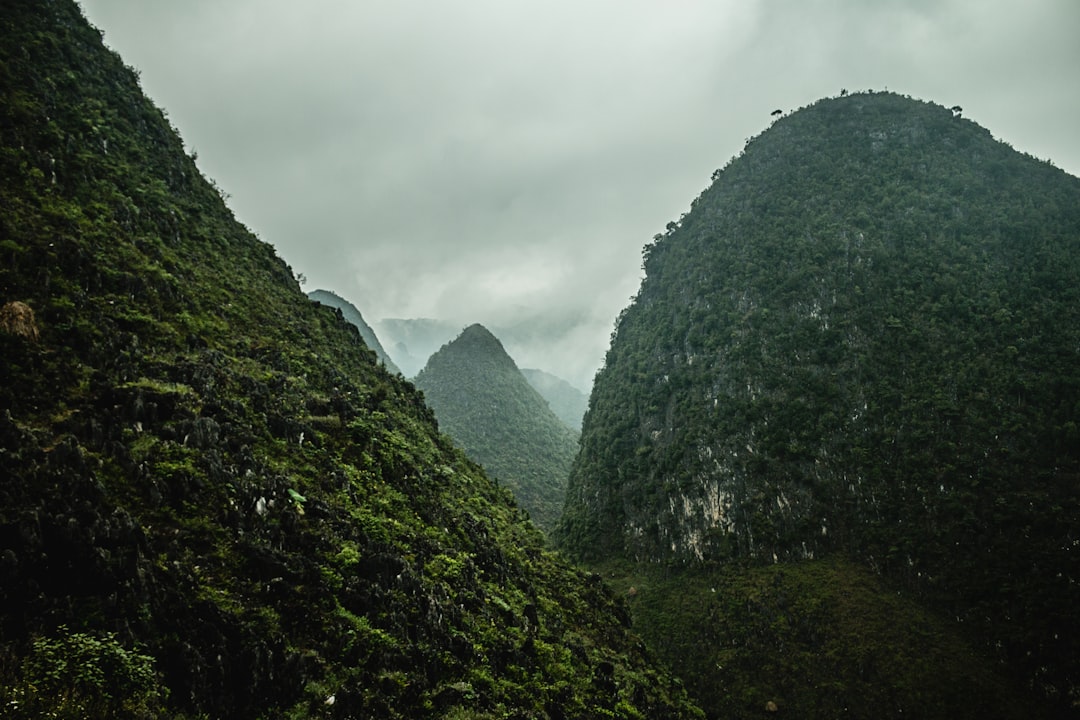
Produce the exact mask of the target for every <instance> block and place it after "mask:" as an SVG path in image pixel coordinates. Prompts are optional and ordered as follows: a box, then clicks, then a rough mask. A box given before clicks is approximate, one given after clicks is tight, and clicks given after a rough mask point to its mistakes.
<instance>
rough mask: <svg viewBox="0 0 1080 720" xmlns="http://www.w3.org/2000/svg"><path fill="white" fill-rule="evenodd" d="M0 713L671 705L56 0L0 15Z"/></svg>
mask: <svg viewBox="0 0 1080 720" xmlns="http://www.w3.org/2000/svg"><path fill="white" fill-rule="evenodd" d="M0 308H2V309H0V408H2V409H0V477H2V478H3V481H2V482H0V703H2V706H3V707H4V713H5V715H6V716H11V717H20V718H21V717H25V718H30V717H148V716H157V717H192V716H210V717H284V716H289V717H309V716H318V717H388V718H395V717H400V718H406V717H407V718H414V717H423V716H436V715H440V716H446V717H466V716H468V717H503V716H517V717H552V718H557V717H584V716H595V715H603V714H609V715H611V714H615V715H623V716H631V717H634V716H636V717H671V718H675V717H696V716H699V713H698V711H697V710H696V709H694V708H693V707H692V706H691V705H689V704H688V702H687V701H686V699H685V695H684V694H683V693H682V691H681V689H679V688H678V687H677V685H676V684H675V683H674V682H673V681H672V680H671V678H670V677H669V676H668V675H666V674H664V673H663V672H661V671H659V670H657V669H656V668H655V667H654V666H652V665H651V664H650V663H649V662H648V661H647V659H646V658H645V657H644V654H643V652H642V651H641V649H640V645H639V643H638V641H637V640H636V639H635V638H634V636H632V635H631V634H630V632H629V630H628V627H627V624H628V617H627V614H626V611H625V607H624V606H623V605H622V604H621V603H619V602H618V601H617V600H616V598H615V597H614V596H613V595H612V594H611V592H610V591H609V590H608V589H607V588H606V587H605V586H604V585H603V584H602V583H601V582H600V580H599V578H598V577H595V576H590V575H587V574H586V573H583V572H580V571H577V570H575V569H573V568H571V567H569V566H568V565H566V564H565V563H564V562H563V561H561V560H559V559H558V557H556V556H554V555H552V554H551V553H549V552H548V551H547V550H546V549H545V548H544V544H543V541H542V538H541V536H540V535H539V533H538V532H537V531H536V530H535V529H534V527H533V526H532V524H531V523H528V522H526V521H525V520H524V519H523V518H522V516H521V514H520V511H518V510H517V509H516V507H515V506H514V505H513V503H512V502H511V500H510V499H509V497H508V494H507V491H505V490H504V489H500V488H498V487H496V485H495V484H494V483H493V482H491V481H490V480H489V479H488V478H487V477H486V476H485V474H484V473H483V472H482V471H481V470H480V469H479V468H478V467H477V466H476V465H475V464H474V463H472V462H470V461H469V460H467V459H466V458H465V457H464V455H463V454H462V453H461V452H459V451H458V450H456V449H455V448H454V447H453V446H452V444H451V443H450V441H449V440H448V439H447V438H445V437H444V436H442V435H440V434H439V433H438V432H437V429H436V425H435V420H434V417H433V415H432V413H431V411H430V410H429V409H428V408H427V407H426V406H425V405H424V404H423V401H422V398H421V396H420V394H419V393H417V392H416V391H415V389H414V388H413V387H412V386H411V385H409V384H408V383H406V382H405V381H403V380H402V379H401V378H400V377H395V376H391V375H389V374H388V373H387V372H386V371H385V369H384V368H382V367H381V366H380V365H378V364H377V363H376V362H375V359H374V356H373V355H372V353H370V352H369V351H368V350H367V348H366V347H365V346H364V345H363V343H362V342H361V340H360V337H359V335H358V334H357V331H356V329H355V328H354V327H352V326H351V325H348V324H347V323H345V322H343V321H342V320H341V318H340V316H339V315H338V314H336V313H335V312H332V311H330V310H329V309H326V308H319V307H317V306H316V305H314V304H313V303H311V302H309V301H308V300H307V298H306V297H305V296H304V294H303V293H302V292H301V290H300V289H299V287H297V284H296V281H295V280H294V279H293V276H292V273H291V271H290V269H289V268H288V267H287V266H286V264H285V263H284V262H282V261H281V259H279V258H278V257H276V256H275V254H274V251H273V249H272V248H270V247H269V246H268V245H265V244H263V243H261V242H259V241H258V240H257V239H256V238H255V237H253V236H252V235H251V234H250V233H249V232H248V231H247V230H246V229H245V228H243V227H242V226H241V225H239V224H238V223H237V222H236V221H235V220H234V218H233V217H232V215H231V213H230V212H229V211H228V210H227V208H226V207H225V205H224V203H223V201H222V198H221V196H220V194H219V192H218V191H217V190H216V189H215V187H214V186H213V185H212V184H211V183H210V182H208V181H207V180H205V179H204V178H203V177H202V175H201V174H200V173H199V170H198V168H197V167H196V166H195V164H194V161H193V160H192V158H190V157H189V156H187V155H186V154H185V153H184V151H183V145H182V143H181V141H180V139H179V138H178V137H177V135H176V133H175V132H174V131H173V129H172V128H171V127H170V126H169V124H168V122H167V121H166V120H165V118H164V117H163V115H162V113H161V112H160V111H159V110H157V109H156V108H154V107H153V105H152V104H151V103H150V102H149V101H148V100H147V99H146V98H145V97H144V96H143V95H142V94H141V92H140V91H139V88H138V84H137V80H136V77H135V74H134V73H133V72H132V71H131V70H129V69H127V68H125V67H124V65H123V63H122V62H121V61H120V60H119V59H118V58H117V57H116V56H115V55H113V54H112V53H110V52H109V51H107V50H106V49H105V48H104V47H103V45H102V41H101V37H100V35H99V34H98V33H97V32H96V31H95V30H93V29H92V28H91V27H89V26H88V25H87V23H86V22H85V20H84V18H83V17H82V16H81V14H80V12H79V9H78V7H77V5H76V4H75V3H74V2H71V1H70V0H49V1H42V0H34V1H32V2H31V1H29V0H26V1H18V0H16V1H13V2H9V3H6V4H5V6H4V10H3V11H2V12H0Z"/></svg>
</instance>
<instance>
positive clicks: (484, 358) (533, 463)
mask: <svg viewBox="0 0 1080 720" xmlns="http://www.w3.org/2000/svg"><path fill="white" fill-rule="evenodd" d="M416 386H417V387H418V388H420V389H421V390H423V391H424V397H425V399H426V400H427V402H428V404H430V405H431V408H432V409H433V410H434V411H435V416H436V417H437V418H438V420H439V425H440V426H441V427H442V429H443V430H444V431H445V432H446V433H447V434H448V435H450V437H452V438H453V439H454V441H455V442H456V443H458V444H459V445H460V446H461V447H462V448H463V449H464V450H465V452H466V453H467V454H468V455H469V457H471V458H472V459H473V460H475V461H476V462H478V463H480V464H482V465H483V466H484V467H485V468H486V469H487V471H488V473H489V474H490V475H491V476H492V477H495V478H497V479H498V480H499V481H500V482H502V483H504V484H506V485H507V486H508V487H509V488H510V489H511V490H512V491H513V493H514V497H516V498H517V500H518V502H519V503H520V504H521V506H522V508H524V509H525V510H526V511H527V512H528V513H529V516H530V517H531V518H532V519H533V520H534V521H535V522H536V523H537V525H539V526H540V527H541V528H543V529H545V530H550V529H551V528H552V527H554V525H555V521H556V520H557V519H558V517H559V513H560V511H561V510H562V505H563V500H564V493H565V490H566V478H567V476H568V475H569V473H570V464H571V463H572V462H573V459H574V454H575V453H576V452H577V433H575V432H574V431H572V430H570V429H569V428H567V427H566V426H565V425H563V424H562V422H561V421H560V420H559V419H558V418H557V417H556V416H555V414H554V413H553V412H552V411H551V408H550V407H548V404H547V403H546V402H545V401H544V399H543V398H542V397H540V395H539V393H537V391H536V390H534V389H533V387H532V386H531V385H529V383H528V381H527V380H526V379H525V376H524V375H522V373H521V371H520V370H518V367H517V365H516V364H515V363H514V360H513V358H511V357H510V356H509V355H507V354H506V351H505V350H504V349H503V346H502V343H501V342H499V340H498V338H496V337H495V336H494V335H492V334H491V333H490V332H489V331H488V330H487V329H486V328H484V327H483V326H482V325H470V326H469V327H467V328H465V330H464V331H462V333H461V335H459V336H458V337H457V338H456V339H455V340H453V341H452V342H450V343H447V344H446V345H444V346H443V347H442V348H441V349H440V350H439V351H438V352H436V353H435V354H434V355H432V356H431V358H429V359H428V363H427V366H426V367H425V368H424V369H423V370H422V371H421V372H420V374H419V375H417V376H416Z"/></svg>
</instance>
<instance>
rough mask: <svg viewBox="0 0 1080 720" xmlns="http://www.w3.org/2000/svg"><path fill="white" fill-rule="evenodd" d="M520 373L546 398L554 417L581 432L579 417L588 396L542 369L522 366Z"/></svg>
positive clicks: (583, 415) (582, 414)
mask: <svg viewBox="0 0 1080 720" xmlns="http://www.w3.org/2000/svg"><path fill="white" fill-rule="evenodd" d="M521 374H522V375H524V376H525V379H526V380H528V381H529V384H530V385H532V386H533V389H534V390H536V392H538V393H540V396H541V397H542V398H544V399H545V400H547V404H548V407H550V408H551V411H552V412H553V413H555V417H557V418H559V419H560V420H562V421H563V423H564V424H565V425H566V426H567V427H568V428H570V429H572V430H577V431H578V432H581V419H582V418H583V417H585V409H586V408H587V407H588V406H589V396H588V395H586V394H585V393H583V392H581V391H580V390H578V389H577V388H576V387H574V386H573V385H571V384H570V383H568V382H566V381H565V380H563V379H562V378H560V377H556V376H555V375H552V374H551V373H547V372H544V371H543V370H534V369H531V368H522V369H521Z"/></svg>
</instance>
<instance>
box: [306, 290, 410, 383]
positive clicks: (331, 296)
mask: <svg viewBox="0 0 1080 720" xmlns="http://www.w3.org/2000/svg"><path fill="white" fill-rule="evenodd" d="M308 297H309V298H310V299H311V300H313V301H315V302H317V303H322V304H323V305H329V306H330V307H332V308H336V309H338V310H340V311H341V316H342V317H343V318H345V319H346V320H348V321H349V322H350V323H352V324H353V325H355V326H356V329H357V330H358V331H360V337H361V338H362V339H363V341H364V344H365V345H367V346H368V347H369V348H371V349H372V351H374V353H375V355H376V356H377V357H378V358H379V360H380V361H381V362H382V364H383V365H385V366H386V369H387V370H389V371H390V372H391V373H394V374H401V371H400V370H399V369H398V367H397V365H395V364H394V361H393V360H391V359H390V356H389V355H387V354H386V350H384V349H383V346H382V344H381V343H380V342H379V338H378V337H377V336H376V335H375V331H374V330H372V329H371V326H370V325H368V324H367V322H365V320H364V316H363V315H361V314H360V311H359V310H357V309H356V306H355V305H353V304H352V303H351V302H349V301H348V300H346V299H345V298H343V297H341V296H340V295H338V294H337V293H333V292H330V291H329V290H312V291H311V292H309V293H308Z"/></svg>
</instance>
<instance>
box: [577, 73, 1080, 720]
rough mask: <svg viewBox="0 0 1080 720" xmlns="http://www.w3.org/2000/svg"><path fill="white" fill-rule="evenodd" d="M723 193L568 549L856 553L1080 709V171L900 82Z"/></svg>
mask: <svg viewBox="0 0 1080 720" xmlns="http://www.w3.org/2000/svg"><path fill="white" fill-rule="evenodd" d="M713 180H714V181H713V183H712V184H711V186H710V187H708V188H707V189H706V190H705V191H704V192H703V193H702V194H701V195H700V197H698V198H697V200H695V201H694V203H693V205H692V207H691V210H690V212H689V213H687V214H686V215H685V216H683V217H682V218H681V219H680V220H679V221H678V222H673V223H671V224H669V226H668V231H667V232H666V233H665V234H664V235H662V236H657V237H656V239H655V242H653V243H651V244H649V245H648V246H647V247H646V248H645V250H644V265H645V272H646V277H645V279H644V280H643V282H642V285H641V288H640V291H639V292H638V294H637V296H636V297H635V299H634V300H633V302H632V304H631V305H630V306H629V307H627V308H626V309H625V311H624V312H623V313H622V315H621V316H620V318H619V320H618V323H617V327H616V332H615V335H614V336H613V340H612V344H611V348H610V350H609V352H608V354H607V357H606V362H605V366H604V368H603V369H602V371H601V372H600V373H599V374H598V376H597V380H596V383H595V386H594V388H593V392H592V396H591V399H590V407H589V410H588V413H587V415H586V418H585V422H584V425H583V431H582V439H581V453H580V455H579V456H578V458H577V460H576V462H575V465H574V469H573V472H572V475H571V479H570V483H569V487H568V493H567V504H566V508H565V512H564V515H563V519H562V521H561V524H560V527H559V531H558V534H557V535H558V538H559V541H560V542H561V544H562V545H563V546H564V547H565V548H567V549H568V550H569V551H570V552H571V553H573V554H575V555H577V556H579V557H581V558H585V559H588V560H590V561H593V562H606V561H611V560H613V559H625V560H629V561H640V562H645V563H662V564H669V563H675V564H678V565H685V566H696V567H697V568H698V570H695V571H694V572H698V571H699V570H701V569H707V568H709V567H725V568H730V567H735V566H751V565H754V564H769V563H780V564H781V566H782V565H783V563H785V562H789V563H791V564H790V565H789V566H788V567H790V568H791V572H794V573H804V572H807V570H806V568H807V567H808V565H806V563H805V562H799V561H809V560H810V559H812V558H821V557H823V556H839V557H846V558H849V559H851V560H853V561H854V563H855V564H854V566H853V567H854V568H856V569H858V568H863V569H865V570H866V571H868V572H872V573H873V574H875V575H878V576H880V577H882V578H884V579H885V580H886V582H887V586H888V587H893V588H897V589H901V590H902V592H903V593H904V597H906V598H911V599H914V600H917V601H919V602H920V603H925V607H928V608H933V609H934V612H936V613H938V614H939V615H940V617H944V618H948V619H949V620H950V621H951V622H954V623H956V624H957V627H960V628H962V630H963V633H964V636H965V637H967V638H971V639H973V641H974V642H976V644H978V645H979V646H980V647H981V648H982V649H981V650H980V652H982V653H983V654H984V656H985V657H986V658H988V659H989V660H990V661H991V662H992V663H998V662H1000V663H1004V665H1002V667H1004V668H1007V674H1012V675H1013V676H1016V677H1021V678H1023V680H1022V682H1023V684H1024V685H1026V686H1027V687H1028V688H1030V689H1031V690H1032V691H1033V694H1032V697H1036V698H1048V699H1049V700H1050V701H1051V702H1052V703H1054V704H1055V705H1054V706H1055V707H1057V708H1058V709H1060V710H1061V711H1062V712H1074V711H1075V710H1074V709H1073V710H1070V709H1069V708H1070V707H1071V706H1072V704H1073V703H1076V702H1078V701H1080V694H1078V690H1077V687H1078V684H1080V666H1078V659H1080V644H1078V638H1080V622H1078V619H1080V612H1078V610H1077V608H1078V607H1080V589H1078V586H1077V581H1078V580H1080V552H1078V550H1080V546H1078V543H1080V538H1077V528H1080V503H1078V497H1080V494H1078V481H1080V431H1078V422H1080V180H1077V178H1074V177H1071V176H1069V175H1067V174H1066V173H1064V172H1062V171H1061V170H1059V169H1057V168H1055V167H1053V166H1052V165H1051V164H1049V163H1047V162H1043V161H1039V160H1036V159H1034V158H1032V157H1029V156H1025V155H1022V154H1020V153H1018V152H1015V151H1014V150H1013V149H1011V148H1010V147H1009V146H1007V145H1005V144H1003V143H1001V142H998V141H996V140H995V139H994V138H992V137H991V135H990V133H989V132H987V131H986V130H985V129H983V128H981V127H980V126H978V125H977V124H975V123H974V122H971V121H970V120H967V119H965V118H963V117H962V116H961V114H960V112H959V109H958V108H954V109H953V110H950V109H946V108H944V107H941V106H938V105H935V104H932V103H926V102H920V101H916V100H912V99H910V98H905V97H901V96H898V95H895V94H889V93H865V94H854V95H850V96H844V97H839V98H833V99H826V100H822V101H820V102H818V103H815V104H814V105H812V106H809V107H807V108H804V109H802V110H800V111H798V112H796V113H794V114H791V115H789V116H786V117H783V118H781V119H779V120H777V121H776V122H775V123H774V124H773V125H772V126H771V127H770V128H769V129H768V130H767V131H766V132H764V133H762V134H761V135H760V136H759V137H757V138H755V139H754V140H752V141H750V142H749V143H748V144H747V146H746V147H745V149H744V152H743V153H742V154H740V156H739V157H738V158H735V159H733V160H732V161H731V162H730V163H729V164H728V165H727V166H726V167H725V168H724V169H723V170H722V171H718V172H717V173H716V174H715V175H714V179H713ZM845 567H846V566H845ZM634 572H636V571H634ZM844 572H846V571H844ZM789 577H790V576H789ZM748 602H756V601H754V600H752V599H751V600H748ZM713 610H715V608H712V609H710V610H707V611H705V612H706V613H707V612H712V611H713ZM716 612H719V613H720V616H722V617H725V618H730V615H729V614H727V613H725V612H722V611H720V610H716ZM751 614H752V613H751ZM702 621H703V622H706V620H704V619H703V620H702ZM714 626H715V624H714ZM719 641H720V642H733V639H732V638H731V637H729V636H726V635H724V636H723V637H722V638H721V640H719ZM807 642H808V643H809V646H810V647H813V646H814V643H813V642H810V641H807ZM678 651H679V652H681V653H682V654H683V655H689V654H692V653H691V652H690V651H688V649H687V648H685V647H683V648H680V649H678ZM743 659H745V656H744V658H743ZM852 667H857V665H853V666H852ZM953 667H962V665H961V664H956V665H954V666H953ZM716 680H717V679H716V678H715V677H714V678H712V679H711V680H710V682H714V685H715V681H716ZM834 696H835V693H834Z"/></svg>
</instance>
